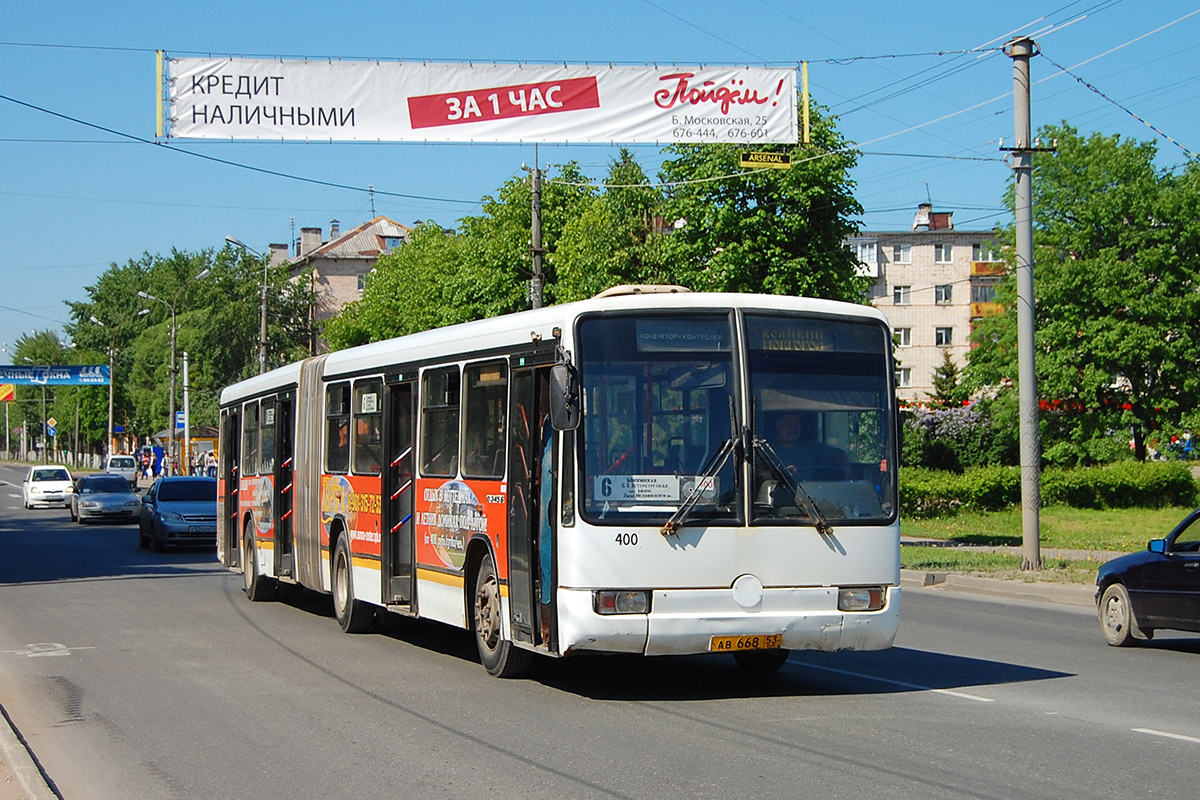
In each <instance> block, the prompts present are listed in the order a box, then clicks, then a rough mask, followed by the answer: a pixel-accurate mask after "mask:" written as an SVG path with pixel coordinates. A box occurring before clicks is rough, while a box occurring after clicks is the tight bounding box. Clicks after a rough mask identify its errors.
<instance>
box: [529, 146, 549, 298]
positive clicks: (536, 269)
mask: <svg viewBox="0 0 1200 800" xmlns="http://www.w3.org/2000/svg"><path fill="white" fill-rule="evenodd" d="M533 156H534V158H533V161H534V164H533V173H532V175H531V181H532V187H533V190H532V191H531V192H530V200H531V202H532V205H533V209H532V210H533V239H532V244H531V245H530V248H529V249H530V251H531V252H532V253H533V275H532V276H530V278H529V305H530V307H532V308H541V307H542V288H543V287H544V286H545V283H546V276H545V275H543V274H542V252H543V251H542V171H541V169H539V168H538V165H537V148H536V147H534V149H533Z"/></svg>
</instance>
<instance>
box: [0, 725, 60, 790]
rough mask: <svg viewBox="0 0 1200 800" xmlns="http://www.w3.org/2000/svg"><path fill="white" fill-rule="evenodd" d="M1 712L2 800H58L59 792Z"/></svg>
mask: <svg viewBox="0 0 1200 800" xmlns="http://www.w3.org/2000/svg"><path fill="white" fill-rule="evenodd" d="M0 714H2V715H3V720H0V800H55V798H57V797H58V794H57V793H55V791H54V790H53V789H51V788H50V787H49V786H48V785H47V784H46V779H45V778H44V777H42V773H41V770H39V769H38V766H37V764H36V763H35V762H34V760H33V757H32V756H31V755H30V754H29V750H27V749H26V748H25V745H24V743H23V742H22V741H21V739H20V738H19V737H18V736H17V732H16V730H15V729H14V728H13V727H12V724H11V721H10V720H9V718H8V713H7V712H5V711H4V709H3V708H2V707H0Z"/></svg>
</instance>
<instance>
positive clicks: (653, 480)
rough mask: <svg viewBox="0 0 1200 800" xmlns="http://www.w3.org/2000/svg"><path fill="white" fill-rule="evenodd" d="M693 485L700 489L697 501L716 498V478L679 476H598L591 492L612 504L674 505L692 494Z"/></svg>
mask: <svg viewBox="0 0 1200 800" xmlns="http://www.w3.org/2000/svg"><path fill="white" fill-rule="evenodd" d="M697 481H700V482H701V483H700V485H701V486H702V487H703V488H702V489H701V493H700V499H701V500H711V499H712V498H714V497H716V495H717V481H716V478H702V477H700V476H679V475H601V476H599V477H597V478H596V480H595V484H594V491H595V495H596V497H597V498H599V499H600V500H609V501H611V502H614V503H653V502H661V503H678V502H679V501H680V500H682V499H683V498H684V497H687V496H688V495H689V494H691V493H692V489H693V488H694V487H695V486H696V483H697Z"/></svg>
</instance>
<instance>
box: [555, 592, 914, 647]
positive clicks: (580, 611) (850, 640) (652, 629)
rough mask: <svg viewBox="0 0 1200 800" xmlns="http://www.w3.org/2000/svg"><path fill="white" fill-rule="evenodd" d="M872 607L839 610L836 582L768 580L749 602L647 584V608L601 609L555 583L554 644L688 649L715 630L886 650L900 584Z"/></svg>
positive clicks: (788, 643) (785, 642) (706, 641)
mask: <svg viewBox="0 0 1200 800" xmlns="http://www.w3.org/2000/svg"><path fill="white" fill-rule="evenodd" d="M885 588H886V589H887V599H886V602H885V603H884V606H883V608H881V609H880V610H878V611H839V610H838V607H837V606H838V587H836V586H833V587H829V586H821V587H790V588H768V589H765V590H764V591H763V595H762V601H761V602H760V603H759V604H758V605H757V606H755V607H754V608H752V609H746V608H743V607H742V606H740V605H738V604H737V603H736V602H735V601H734V598H733V593H732V592H731V591H730V590H729V589H669V590H661V589H660V590H654V591H652V592H651V605H650V613H649V614H612V615H601V614H597V613H596V612H595V611H594V610H593V602H592V592H591V591H590V590H580V589H562V588H560V589H559V592H558V607H559V622H560V625H559V631H558V639H559V652H560V653H562V654H563V655H568V654H570V653H573V652H583V651H587V652H606V653H641V654H644V655H687V654H694V653H708V652H713V650H714V645H713V638H714V637H727V636H735V637H742V636H769V635H774V634H782V637H783V638H782V647H783V649H785V650H826V651H835V650H886V649H887V648H889V647H891V646H892V641H893V640H894V639H895V638H896V629H897V626H898V623H899V614H900V587H899V586H897V585H887V586H885Z"/></svg>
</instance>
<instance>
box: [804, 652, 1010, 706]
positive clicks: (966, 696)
mask: <svg viewBox="0 0 1200 800" xmlns="http://www.w3.org/2000/svg"><path fill="white" fill-rule="evenodd" d="M791 663H793V664H800V665H801V666H805V667H809V668H810V669H823V670H825V671H826V672H836V673H838V674H839V675H849V676H850V677H852V678H866V679H867V680H872V681H879V682H880V683H888V684H891V685H892V686H900V687H902V688H905V689H917V690H918V691H922V692H937V693H938V694H948V695H950V696H951V697H958V698H961V699H963V700H974V701H975V702H977V703H994V702H996V700H995V698H992V697H980V696H979V695H977V694H967V693H966V692H956V691H954V690H953V689H935V688H933V687H932V686H922V685H920V684H919V683H905V682H904V681H894V680H892V679H891V678H880V677H879V676H877V675H867V674H865V673H862V672H850V671H849V670H844V669H837V668H835V667H822V666H818V665H817V664H810V663H808V662H806V661H793V662H791Z"/></svg>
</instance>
